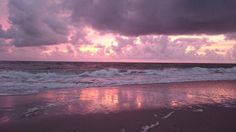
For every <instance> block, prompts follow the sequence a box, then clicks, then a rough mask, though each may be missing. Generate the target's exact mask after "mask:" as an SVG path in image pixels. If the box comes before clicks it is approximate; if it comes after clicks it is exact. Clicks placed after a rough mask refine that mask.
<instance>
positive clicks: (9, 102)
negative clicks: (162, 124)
mask: <svg viewBox="0 0 236 132" xmlns="http://www.w3.org/2000/svg"><path fill="white" fill-rule="evenodd" d="M9 98H11V99H9ZM229 102H234V103H235V102H236V82H218V83H215V82H198V83H197V82H196V83H175V84H155V85H134V86H122V87H110V88H109V87H107V88H86V89H68V90H66V89H65V90H52V91H47V92H42V93H40V94H37V95H28V96H2V97H0V108H2V109H3V113H4V112H5V113H6V112H7V111H6V109H5V108H6V107H12V109H13V111H12V112H13V113H14V112H16V111H17V112H19V111H20V110H25V111H27V110H28V109H30V108H38V111H42V112H39V113H42V114H45V113H46V114H88V113H109V112H119V111H127V110H137V109H153V108H161V107H167V108H172V107H182V106H189V105H197V104H216V103H217V104H218V103H220V104H224V103H229ZM13 104H15V105H13ZM51 104H53V105H51ZM49 106H50V107H49ZM51 106H53V107H51ZM14 110H15V111H14ZM25 111H20V112H19V113H24V112H25ZM4 115H5V114H4ZM0 118H1V117H0ZM5 119H7V118H6V117H4V120H5Z"/></svg>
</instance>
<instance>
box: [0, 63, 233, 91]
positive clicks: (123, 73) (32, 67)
mask: <svg viewBox="0 0 236 132" xmlns="http://www.w3.org/2000/svg"><path fill="white" fill-rule="evenodd" d="M235 79H236V64H193V63H189V64H187V63H120V62H12V61H11V62H7V61H2V62H0V95H22V94H23V95H24V94H33V93H38V92H40V91H43V90H50V89H67V88H90V87H101V88H102V87H107V86H120V85H132V84H155V83H172V82H195V81H215V80H235Z"/></svg>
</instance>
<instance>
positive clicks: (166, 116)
mask: <svg viewBox="0 0 236 132" xmlns="http://www.w3.org/2000/svg"><path fill="white" fill-rule="evenodd" d="M172 114H174V111H172V112H170V113H169V114H167V115H165V116H164V117H162V119H167V118H169V117H170V116H171V115H172Z"/></svg>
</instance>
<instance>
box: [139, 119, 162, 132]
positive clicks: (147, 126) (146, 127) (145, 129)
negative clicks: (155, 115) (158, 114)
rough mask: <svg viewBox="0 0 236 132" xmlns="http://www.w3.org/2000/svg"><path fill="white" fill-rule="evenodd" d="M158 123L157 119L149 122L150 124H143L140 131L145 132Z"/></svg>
mask: <svg viewBox="0 0 236 132" xmlns="http://www.w3.org/2000/svg"><path fill="white" fill-rule="evenodd" d="M159 124H160V123H159V121H157V122H156V123H154V124H151V125H145V126H143V127H142V132H147V131H148V130H150V129H152V128H154V127H155V126H158V125H159Z"/></svg>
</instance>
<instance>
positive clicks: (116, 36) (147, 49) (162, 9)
mask: <svg viewBox="0 0 236 132" xmlns="http://www.w3.org/2000/svg"><path fill="white" fill-rule="evenodd" d="M235 7H236V1H235V0H0V60H39V61H42V60H47V61H148V62H231V63H236V10H235Z"/></svg>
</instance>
